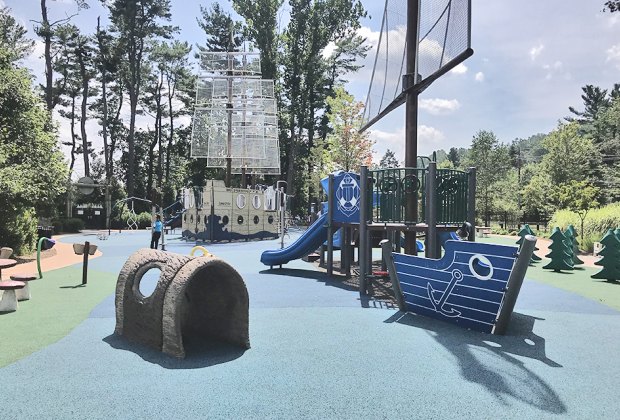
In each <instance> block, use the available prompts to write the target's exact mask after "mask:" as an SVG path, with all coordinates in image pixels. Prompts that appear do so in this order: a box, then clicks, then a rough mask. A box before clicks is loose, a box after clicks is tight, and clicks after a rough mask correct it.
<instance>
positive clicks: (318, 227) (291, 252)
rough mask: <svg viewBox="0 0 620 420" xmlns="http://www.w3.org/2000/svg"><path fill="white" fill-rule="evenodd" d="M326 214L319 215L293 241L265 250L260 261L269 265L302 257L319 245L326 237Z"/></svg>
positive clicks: (284, 262) (280, 263)
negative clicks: (285, 245) (287, 244)
mask: <svg viewBox="0 0 620 420" xmlns="http://www.w3.org/2000/svg"><path fill="white" fill-rule="evenodd" d="M326 222H327V214H326V213H325V214H323V215H321V217H319V218H318V219H317V220H316V222H314V223H313V224H312V225H311V226H310V227H309V228H308V230H306V231H305V232H304V233H303V234H302V235H301V236H300V237H299V238H297V240H296V241H295V242H293V243H292V244H290V245H289V246H287V247H286V248H283V249H276V250H273V251H265V252H263V255H261V257H260V262H262V263H263V264H265V265H268V266H270V267H273V266H274V265H282V264H286V263H287V262H289V261H292V260H296V259H298V258H302V257H304V256H306V255H308V254H309V253H311V252H312V251H314V250H316V249H317V248H318V247H320V246H321V244H322V243H323V242H325V239H326V238H327V226H325V224H326Z"/></svg>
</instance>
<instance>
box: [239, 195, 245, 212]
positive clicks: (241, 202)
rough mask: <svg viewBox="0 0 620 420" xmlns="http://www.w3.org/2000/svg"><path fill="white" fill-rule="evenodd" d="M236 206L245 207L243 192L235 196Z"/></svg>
mask: <svg viewBox="0 0 620 420" xmlns="http://www.w3.org/2000/svg"><path fill="white" fill-rule="evenodd" d="M237 207H239V208H240V209H242V208H244V207H245V195H244V194H239V195H238V196H237Z"/></svg>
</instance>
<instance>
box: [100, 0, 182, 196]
mask: <svg viewBox="0 0 620 420" xmlns="http://www.w3.org/2000/svg"><path fill="white" fill-rule="evenodd" d="M109 8H110V20H111V22H112V28H113V31H114V32H116V33H117V34H118V39H119V42H118V48H120V50H121V51H122V55H123V59H124V63H125V65H124V71H123V72H122V73H121V74H122V77H123V85H124V87H125V89H127V93H128V96H129V132H128V133H127V159H126V162H127V194H128V195H129V196H133V195H134V193H135V187H136V185H135V175H136V174H135V170H136V150H135V149H136V138H135V134H136V115H137V107H138V100H139V98H140V91H141V89H142V87H143V84H142V83H143V80H142V77H143V71H142V67H143V65H144V63H145V60H144V59H145V58H146V56H147V45H148V42H149V41H150V40H151V41H152V40H154V39H157V38H169V37H170V36H171V35H172V33H173V32H175V30H176V28H174V27H172V26H170V25H167V24H166V22H169V21H170V18H171V15H170V1H169V0H114V1H113V2H112V3H111V4H110V6H109Z"/></svg>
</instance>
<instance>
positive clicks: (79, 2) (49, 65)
mask: <svg viewBox="0 0 620 420" xmlns="http://www.w3.org/2000/svg"><path fill="white" fill-rule="evenodd" d="M75 4H76V6H77V10H78V12H79V11H80V10H81V9H88V7H89V6H88V3H87V2H86V1H84V0H75ZM75 15H77V13H75V14H73V15H70V16H63V17H62V18H60V19H58V20H51V19H50V17H49V10H48V8H47V0H41V20H40V21H38V22H36V23H37V25H36V26H35V27H34V31H35V33H36V34H37V35H38V36H39V37H40V38H41V39H42V40H43V44H44V48H45V49H44V58H45V84H44V85H43V92H44V96H45V104H46V106H47V110H48V111H50V112H51V111H52V110H53V109H54V108H55V107H56V105H58V103H59V101H60V95H61V94H62V93H63V92H62V91H59V90H58V87H57V86H55V84H56V83H55V81H54V69H53V62H54V58H55V53H54V49H55V43H56V30H57V28H58V27H59V26H62V25H65V24H67V23H68V22H69V21H70V20H71V19H72V18H73V17H74V16H75ZM56 85H57V84H56Z"/></svg>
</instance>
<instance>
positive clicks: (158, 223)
mask: <svg viewBox="0 0 620 420" xmlns="http://www.w3.org/2000/svg"><path fill="white" fill-rule="evenodd" d="M162 226H163V225H162V223H161V220H156V221H155V225H153V232H159V233H161V228H162Z"/></svg>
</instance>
